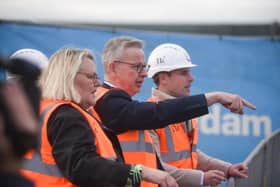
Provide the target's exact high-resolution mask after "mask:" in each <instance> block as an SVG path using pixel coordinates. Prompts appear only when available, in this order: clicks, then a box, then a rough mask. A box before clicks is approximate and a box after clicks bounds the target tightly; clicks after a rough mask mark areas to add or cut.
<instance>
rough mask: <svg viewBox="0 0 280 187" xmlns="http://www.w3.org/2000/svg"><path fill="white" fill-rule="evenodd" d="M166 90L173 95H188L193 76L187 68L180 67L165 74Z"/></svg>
mask: <svg viewBox="0 0 280 187" xmlns="http://www.w3.org/2000/svg"><path fill="white" fill-rule="evenodd" d="M166 76H167V78H166V81H165V82H166V86H165V88H166V92H168V94H169V95H172V96H174V97H180V96H188V95H189V94H190V88H191V84H192V82H193V80H194V79H193V77H192V75H191V72H190V69H189V68H182V69H177V70H174V71H171V72H170V73H169V74H166Z"/></svg>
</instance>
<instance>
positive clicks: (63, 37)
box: [0, 23, 280, 163]
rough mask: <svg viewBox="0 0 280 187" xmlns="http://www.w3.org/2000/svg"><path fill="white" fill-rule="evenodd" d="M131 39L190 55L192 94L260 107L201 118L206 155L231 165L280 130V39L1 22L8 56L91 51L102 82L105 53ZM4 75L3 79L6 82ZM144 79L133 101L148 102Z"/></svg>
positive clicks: (2, 51)
mask: <svg viewBox="0 0 280 187" xmlns="http://www.w3.org/2000/svg"><path fill="white" fill-rule="evenodd" d="M121 35H129V36H134V37H137V38H140V39H142V40H144V41H145V53H146V58H148V55H149V53H150V52H151V51H152V49H153V48H154V47H156V46H157V45H159V44H161V43H166V42H169V43H176V44H179V45H181V46H183V47H184V48H185V49H186V50H187V51H188V52H189V54H190V56H191V59H192V62H193V63H194V64H197V65H198V66H197V67H195V68H193V69H192V74H193V75H194V77H195V81H194V82H193V85H192V89H191V93H192V94H199V93H205V92H210V91H217V90H219V91H228V92H234V93H238V94H240V95H242V96H243V97H244V98H245V99H248V100H249V101H250V102H252V103H253V104H255V105H256V106H257V110H256V111H252V110H249V109H246V110H245V114H244V115H236V114H232V113H230V112H229V111H227V110H225V109H224V108H223V107H222V106H221V105H218V104H217V105H214V106H212V107H210V114H209V115H207V116H203V117H201V118H199V128H200V131H199V136H200V137H199V146H198V148H199V149H201V150H202V151H204V152H205V153H207V154H209V155H211V156H214V157H217V158H220V159H223V160H226V161H229V162H233V163H235V162H242V161H243V160H244V159H245V158H246V157H247V156H248V154H249V153H250V152H251V151H252V150H253V149H254V147H255V146H256V145H257V144H258V143H259V142H260V141H261V140H262V139H264V138H265V137H267V136H269V135H270V134H271V133H272V132H273V131H274V130H276V129H278V128H279V127H280V119H279V114H280V112H279V104H280V102H279V98H278V97H279V95H280V84H279V80H280V41H277V40H271V39H269V38H264V37H229V36H222V37H221V36H207V35H189V34H178V33H162V32H141V31H126V30H110V29H108V30H106V29H103V30H102V29H82V28H74V27H58V26H42V25H28V24H16V23H1V24H0V41H1V46H0V55H2V56H9V55H11V54H12V53H13V52H15V51H16V50H18V49H21V48H35V49H38V50H40V51H42V52H43V53H45V54H46V55H47V56H48V57H50V56H51V54H53V53H54V52H55V51H56V50H58V49H60V48H63V47H79V48H89V49H91V50H92V51H93V52H94V53H95V57H96V64H97V69H98V73H99V75H100V77H101V78H102V77H103V76H102V71H103V68H102V64H101V53H102V49H103V46H104V44H105V42H106V41H107V40H108V39H110V38H111V37H114V36H121ZM4 77H5V76H4V73H3V72H1V73H0V79H4ZM153 86H154V85H153V82H152V80H151V79H148V78H147V79H146V80H145V83H144V85H143V88H142V90H141V93H139V94H137V95H136V96H135V99H138V100H142V101H145V100H146V99H147V98H148V97H149V96H150V94H151V87H153Z"/></svg>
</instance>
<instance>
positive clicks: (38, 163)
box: [22, 151, 64, 177]
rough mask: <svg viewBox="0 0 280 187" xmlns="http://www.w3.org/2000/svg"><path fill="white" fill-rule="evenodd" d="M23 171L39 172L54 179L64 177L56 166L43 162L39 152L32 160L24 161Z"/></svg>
mask: <svg viewBox="0 0 280 187" xmlns="http://www.w3.org/2000/svg"><path fill="white" fill-rule="evenodd" d="M22 169H25V170H29V171H34V172H38V173H41V174H45V175H48V176H52V177H64V176H63V174H62V173H61V171H60V170H59V169H58V167H57V166H56V165H53V164H47V163H44V162H42V160H41V156H40V155H39V154H38V152H36V151H35V152H34V154H33V157H32V158H31V159H25V158H24V159H23V165H22Z"/></svg>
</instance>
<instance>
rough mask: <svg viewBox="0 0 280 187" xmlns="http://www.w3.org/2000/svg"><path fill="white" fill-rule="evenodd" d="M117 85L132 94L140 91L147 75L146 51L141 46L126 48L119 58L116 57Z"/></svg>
mask: <svg viewBox="0 0 280 187" xmlns="http://www.w3.org/2000/svg"><path fill="white" fill-rule="evenodd" d="M114 64H115V66H116V69H115V70H116V80H115V85H116V86H117V87H119V88H121V89H123V90H124V91H126V92H127V93H128V94H129V95H130V96H133V95H135V94H136V93H138V92H139V91H140V89H141V87H142V84H143V82H144V78H145V77H146V76H147V72H146V68H144V67H145V65H146V63H145V55H144V51H143V50H142V49H140V48H136V47H132V48H125V49H124V51H123V53H122V54H121V55H120V56H119V58H118V59H115V61H114Z"/></svg>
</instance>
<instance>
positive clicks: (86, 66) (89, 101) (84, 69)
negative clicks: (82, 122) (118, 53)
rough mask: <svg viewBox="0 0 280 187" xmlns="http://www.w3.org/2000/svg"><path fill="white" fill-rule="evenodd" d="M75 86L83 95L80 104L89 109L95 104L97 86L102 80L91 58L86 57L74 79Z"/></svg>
mask: <svg viewBox="0 0 280 187" xmlns="http://www.w3.org/2000/svg"><path fill="white" fill-rule="evenodd" d="M74 85H75V88H76V89H77V91H78V93H79V94H80V96H81V101H80V103H79V104H80V106H81V107H82V108H83V109H88V108H89V107H90V106H93V105H94V104H95V92H96V88H97V87H98V86H100V81H99V79H98V76H97V73H96V67H95V65H94V63H93V61H92V59H90V58H85V59H84V60H83V62H82V64H81V66H80V69H79V71H78V72H77V75H76V77H75V80H74Z"/></svg>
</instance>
